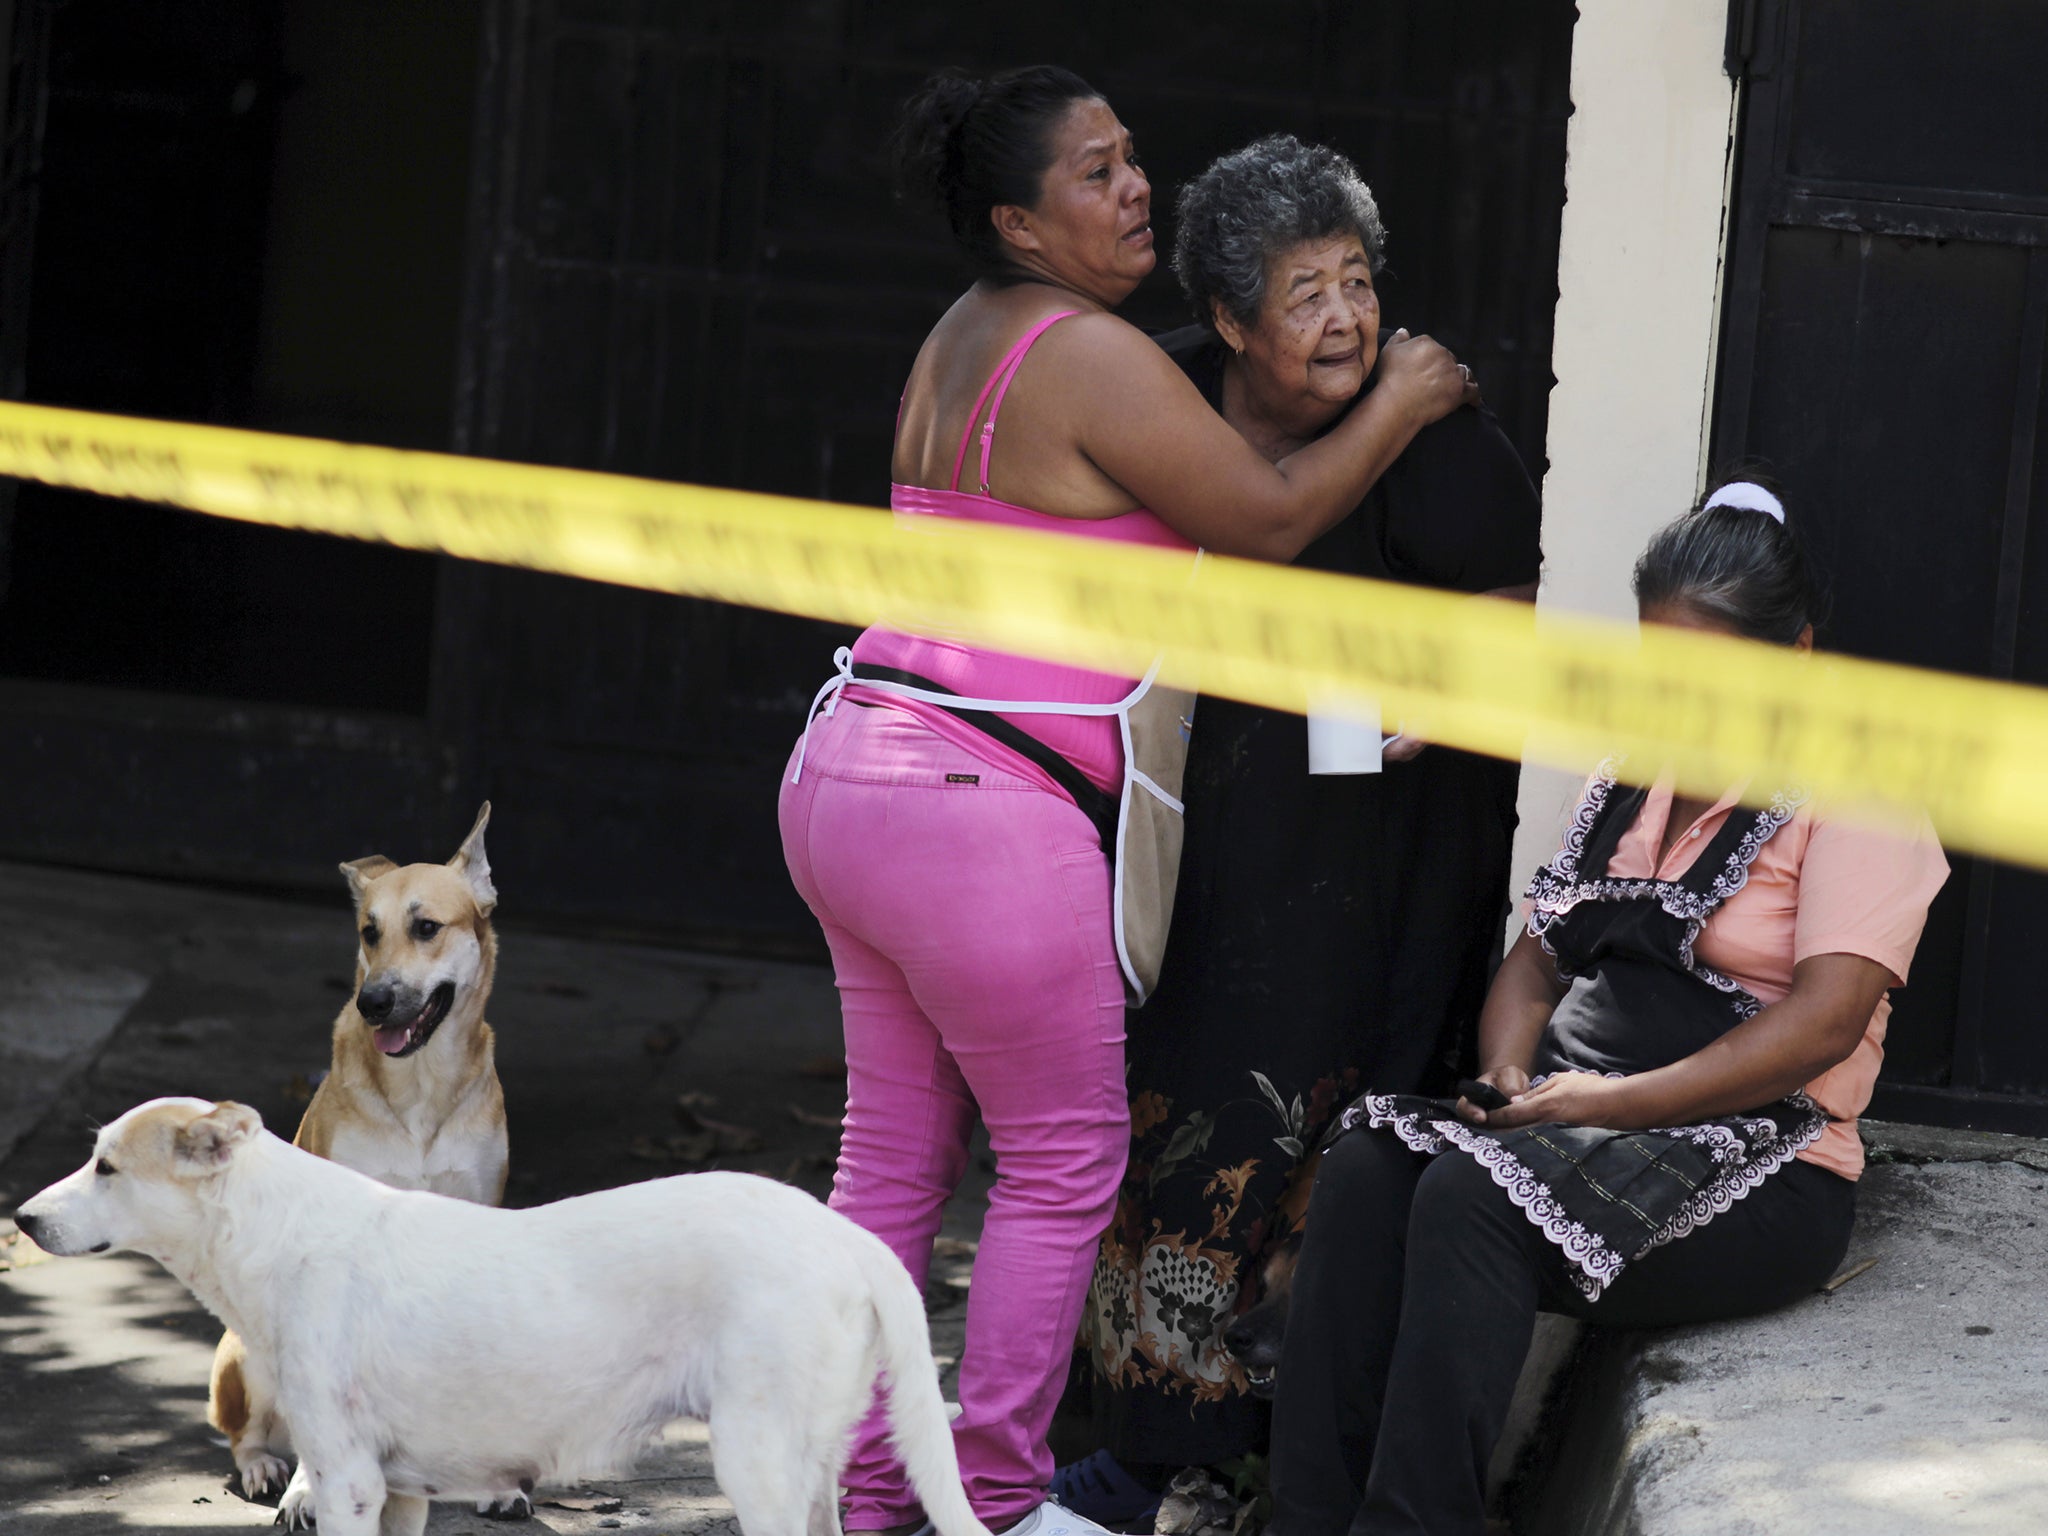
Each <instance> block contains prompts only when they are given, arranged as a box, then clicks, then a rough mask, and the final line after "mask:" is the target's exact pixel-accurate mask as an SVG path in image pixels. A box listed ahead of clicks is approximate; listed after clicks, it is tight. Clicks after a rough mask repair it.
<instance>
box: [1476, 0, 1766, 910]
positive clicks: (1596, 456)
mask: <svg viewBox="0 0 2048 1536" xmlns="http://www.w3.org/2000/svg"><path fill="white" fill-rule="evenodd" d="M1727 17H1728V7H1727V4H1726V0H1580V3H1579V20H1578V25H1577V27H1576V28H1575V29H1574V30H1573V33H1572V119H1571V125H1570V128H1569V130H1568V132H1567V135H1566V139H1565V204H1564V226H1563V238H1562V240H1561V242H1560V247H1559V252H1558V263H1557V285H1558V301H1557V332H1556V339H1555V341H1554V342H1553V344H1552V351H1551V357H1552V364H1551V368H1552V371H1553V372H1554V373H1555V374H1556V375H1557V387H1556V388H1555V389H1554V390H1552V391H1551V395H1550V434H1549V443H1548V448H1549V457H1550V470H1549V473H1548V474H1547V475H1546V476H1545V477H1544V481H1543V554H1544V569H1543V583H1542V588H1541V591H1540V594H1539V596H1538V600H1537V613H1538V616H1539V619H1540V616H1541V615H1542V614H1543V613H1546V612H1549V613H1556V612H1559V611H1561V610H1573V611H1578V612H1590V613H1599V614H1605V615H1608V616H1610V617H1624V618H1633V617H1634V616H1635V603H1634V600H1633V599H1632V598H1631V596H1630V595H1629V576H1630V573H1631V572H1632V571H1633V569H1634V567H1635V560H1636V556H1637V555H1638V554H1640V553H1641V552H1642V549H1643V546H1644V544H1646V543H1647V542H1648V541H1649V536H1650V535H1651V533H1653V532H1654V531H1655V530H1656V529H1657V528H1659V527H1661V526H1662V525H1663V524H1664V523H1666V522H1668V521H1670V520H1671V519H1672V518H1674V517H1677V516H1678V515H1679V514H1680V513H1682V512H1684V511H1685V510H1686V509H1687V508H1688V507H1689V506H1690V505H1691V504H1692V502H1693V500H1694V498H1695V497H1696V496H1697V495H1698V494H1699V491H1700V488H1701V482H1702V480H1703V477H1704V475H1705V473H1706V466H1705V464H1704V457H1705V447H1706V432H1707V426H1708V411H1709V400H1710V391H1711V387H1712V382H1713V376H1714V345H1715V337H1716V334H1717V332H1718V331H1719V328H1720V327H1719V316H1718V306H1719V297H1720V274H1721V258H1722V251H1723V243H1724V236H1725V233H1726V229H1727V206H1728V194H1729V173H1730V168H1731V156H1730V153H1729V151H1730V147H1731V144H1732V142H1733V140H1732V135H1733V131H1734V125H1735V86H1734V84H1733V82H1732V81H1730V80H1729V79H1728V77H1727V76H1726V75H1725V74H1724V73H1722V69H1721V51H1722V45H1723V41H1724V37H1725V32H1726V26H1727ZM1579 783H1580V780H1579V779H1578V778H1576V777H1575V776H1572V775H1567V774H1563V773H1559V772H1556V771H1555V770H1552V769H1544V768H1536V767H1528V768H1524V769H1523V772H1522V793H1521V816H1522V825H1521V830H1520V832H1519V833H1518V834H1517V836H1516V840H1515V855H1514V879H1515V885H1516V894H1517V895H1518V896H1519V894H1520V890H1521V887H1522V886H1523V885H1524V884H1526V883H1527V881H1528V877H1529V872H1530V871H1531V870H1532V869H1534V868H1535V867H1536V866H1537V865H1538V864H1540V863H1542V862H1543V861H1544V860H1545V859H1547V858H1548V857H1549V856H1550V854H1551V853H1552V851H1553V850H1554V849H1555V848H1556V846H1557V840H1558V837H1559V835H1560V833H1561V831H1562V829H1563V826H1564V821H1565V818H1566V816H1567V815H1568V814H1569V812H1570V809H1571V806H1572V804H1573V801H1574V798H1575V796H1576V794H1577V791H1578V788H1579Z"/></svg>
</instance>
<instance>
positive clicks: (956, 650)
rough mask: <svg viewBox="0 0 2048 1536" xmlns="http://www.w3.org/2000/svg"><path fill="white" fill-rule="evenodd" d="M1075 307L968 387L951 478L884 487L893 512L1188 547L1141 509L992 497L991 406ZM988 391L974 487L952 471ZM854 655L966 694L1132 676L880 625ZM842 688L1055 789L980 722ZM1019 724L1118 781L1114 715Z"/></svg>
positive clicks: (1105, 698) (1089, 688) (1097, 698)
mask: <svg viewBox="0 0 2048 1536" xmlns="http://www.w3.org/2000/svg"><path fill="white" fill-rule="evenodd" d="M1079 313H1080V311H1079V310H1073V309H1068V310H1062V311H1060V313H1058V314H1056V315H1048V316H1047V317H1046V318H1045V319H1043V320H1041V321H1039V322H1038V324H1036V325H1034V326H1032V327H1031V329H1030V330H1028V331H1026V332H1025V333H1024V335H1023V336H1022V337H1021V338H1019V340H1018V342H1017V344H1016V345H1015V346H1014V347H1012V348H1010V350H1009V351H1008V352H1007V353H1005V354H1004V356H1003V360H1002V362H1000V363H999V364H997V365H996V370H995V372H994V373H992V374H990V375H989V380H988V382H987V383H986V384H984V385H983V386H982V389H981V393H980V394H979V395H978V396H976V397H975V401H974V409H973V411H971V412H970V413H969V414H968V418H967V430H966V431H965V432H964V433H962V434H961V438H960V451H959V452H958V453H957V454H955V455H954V457H953V480H952V484H951V485H950V486H949V487H948V488H947V489H945V490H943V491H941V490H934V489H932V488H931V487H929V486H921V485H894V484H892V485H891V486H890V487H889V505H890V506H891V507H893V508H895V509H896V513H897V515H898V516H900V517H954V518H964V519H967V520H970V521H973V522H982V523H997V524H1000V525H1002V526H1004V527H1009V528H1037V529H1043V530H1048V531H1051V532H1055V533H1061V534H1065V535H1067V536H1068V537H1070V538H1082V539H1108V540H1111V541H1114V542H1118V543H1126V544H1152V545H1157V546H1160V547H1162V548H1166V549H1187V550H1192V549H1193V548H1194V547H1195V546H1194V545H1193V544H1191V543H1190V542H1188V540H1186V539H1184V538H1182V537H1181V536H1180V535H1179V534H1177V533H1175V532H1174V531H1173V530H1172V529H1171V528H1169V527H1167V526H1166V524H1164V523H1162V522H1161V521H1160V520H1159V519H1158V518H1157V517H1155V516H1153V515H1152V514H1151V513H1150V512H1147V511H1144V510H1143V509H1134V510H1132V511H1129V512H1124V513H1120V514H1119V515H1117V516H1115V517H1106V518H1100V519H1093V520H1091V519H1087V518H1077V517H1057V516H1054V515H1053V514H1051V513H1047V512H1035V511H1033V510H1032V509H1031V508H1029V507H1020V506H1017V505H1016V504H1015V503H1013V502H1007V501H999V500H997V499H996V498H995V497H993V496H991V495H989V494H988V458H989V449H990V447H991V446H992V445H993V443H994V441H995V431H996V415H997V413H998V412H999V411H1001V410H1002V408H1003V396H1004V395H1005V394H1007V393H1008V392H1009V388H1010V381H1011V380H1012V379H1013V378H1015V377H1016V375H1017V369H1018V368H1019V366H1021V365H1022V363H1023V361H1024V356H1025V354H1026V353H1027V352H1029V351H1030V350H1031V347H1032V344H1033V343H1035V342H1036V341H1037V340H1038V338H1039V337H1040V336H1042V335H1044V334H1045V332H1046V330H1047V328H1048V327H1050V326H1052V325H1053V324H1055V323H1056V322H1058V321H1061V320H1064V319H1066V318H1067V317H1068V316H1069V315H1075V314H1079ZM991 391H993V392H994V395H995V401H994V403H993V404H992V405H990V406H989V413H988V420H987V421H986V422H983V423H982V427H981V478H980V482H979V483H980V486H981V489H980V491H979V492H978V493H977V492H974V491H963V490H961V489H960V471H961V469H962V468H963V467H964V466H965V464H966V462H967V445H968V444H969V443H970V442H971V441H973V438H974V426H975V423H976V422H977V421H980V419H981V408H982V406H983V405H984V404H987V403H988V400H989V395H990V392H991ZM853 660H854V661H855V662H856V663H860V662H865V663H868V664H870V665H875V666H885V667H898V668H901V669H902V670H903V671H906V672H915V673H917V674H918V675H919V676H921V677H927V678H930V679H931V680H932V681H933V682H935V683H941V684H943V685H944V686H946V687H947V688H950V689H952V690H953V691H954V692H955V693H959V694H965V695H966V696H968V697H969V698H981V699H1017V700H1020V701H1023V700H1034V701H1040V702H1045V703H1061V704H1067V703H1072V704H1114V703H1115V702H1116V701H1117V700H1119V699H1121V698H1123V697H1124V695H1125V694H1127V693H1129V692H1130V691H1131V689H1132V688H1133V687H1135V686H1136V685H1137V679H1136V678H1128V677H1115V676H1112V675H1110V674H1108V673H1104V672H1090V671H1087V670H1084V669H1083V668H1080V667H1064V666H1059V665H1056V664H1054V663H1052V662H1045V661H1033V660H1030V659H1029V658H1027V657H1023V656H1014V655H1011V654H1009V653H1007V652H1004V651H991V650H984V649H982V648H981V647H979V646H972V645H964V644H961V643H959V642H956V641H950V640H941V639H935V638H932V637H929V636H924V635H911V634H905V633H903V632H902V631H900V630H894V629H885V628H883V627H882V626H881V625H879V624H878V625H876V626H874V627H873V628H871V629H869V630H867V631H866V632H865V633H863V634H862V635H861V637H860V639H858V640H856V641H855V642H854V645H853ZM846 698H847V699H848V700H850V701H856V702H859V703H862V704H878V705H882V706H884V707H886V708H889V709H897V710H902V711H903V712H905V713H906V714H910V715H914V716H915V717H916V718H917V719H919V720H920V721H922V722H923V723H924V724H925V726H926V727H927V728H929V729H930V730H932V731H934V732H936V733H937V734H938V735H940V736H943V737H944V738H945V739H946V740H947V741H949V742H951V743H953V744H954V745H955V746H957V747H959V748H961V749H962V750H963V751H966V752H970V753H972V754H973V755H974V756H976V757H978V758H980V759H981V760H982V761H983V762H986V763H988V764H990V765H991V766H992V767H996V768H999V769H1001V770H1003V771H1004V772H1007V773H1014V774H1016V775H1018V776H1020V777H1022V778H1026V779H1029V780H1031V781H1033V782H1034V783H1037V784H1039V785H1041V786H1043V787H1044V788H1046V789H1048V790H1051V791H1052V792H1053V793H1054V794H1059V793H1062V791H1061V790H1060V789H1059V788H1058V787H1057V786H1056V785H1054V783H1053V782H1052V780H1051V779H1050V778H1048V777H1047V776H1046V774H1045V773H1044V772H1043V770H1041V769H1040V768H1039V767H1038V766H1037V765H1036V764H1034V763H1032V762H1031V761H1029V760H1028V759H1026V758H1024V757H1021V756H1019V755H1018V754H1017V753H1015V752H1012V751H1011V750H1010V749H1009V748H1008V747H1005V746H1003V745H1002V744H1001V743H1000V742H997V741H995V740H993V739H992V738H991V737H989V736H988V735H987V734H985V733H984V732H982V731H978V730H976V729H975V728H974V727H973V726H972V725H969V724H968V723H967V722H966V721H964V720H961V719H959V718H958V717H956V716H954V715H952V714H949V713H948V712H947V711H945V710H943V709H938V708H935V707H933V706H932V705H929V704H923V703H920V702H918V701H917V700H915V699H905V698H902V697H900V696H897V695H893V694H889V693H885V692H882V691H880V690H878V689H873V688H863V687H862V686H861V685H860V684H858V683H850V684H848V685H847V688H846ZM1003 718H1005V719H1006V720H1009V721H1011V722H1013V723H1014V724H1015V725H1016V726H1017V727H1018V728H1019V729H1021V730H1025V731H1029V732H1030V733H1031V734H1032V735H1033V736H1036V737H1037V738H1038V739H1039V740H1040V741H1042V742H1044V743H1045V744H1046V745H1047V746H1049V747H1051V748H1052V749H1053V750H1054V751H1056V752H1058V753H1059V754H1060V755H1061V756H1063V757H1065V758H1066V759H1067V760H1068V761H1069V762H1071V763H1072V764H1073V765H1074V766H1075V767H1076V768H1079V769H1080V770H1081V772H1082V773H1084V774H1085V775H1087V777H1088V778H1089V779H1090V780H1091V781H1093V782H1094V783H1095V784H1097V785H1099V786H1100V787H1101V788H1103V789H1106V790H1109V791H1110V792H1111V793H1116V792H1117V791H1118V790H1119V789H1120V788H1121V787H1122V782H1123V772H1124V763H1123V739H1122V736H1121V735H1120V733H1119V732H1118V729H1117V722H1116V719H1115V717H1114V716H1088V715H1058V714H1052V715H1045V714H1021V715H1005V716H1004V717H1003Z"/></svg>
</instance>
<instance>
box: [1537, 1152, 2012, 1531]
mask: <svg viewBox="0 0 2048 1536" xmlns="http://www.w3.org/2000/svg"><path fill="white" fill-rule="evenodd" d="M1863 1129H1864V1135H1865V1139H1866V1141H1868V1142H1869V1143H1871V1146H1872V1160H1871V1166H1870V1169H1869V1171H1868V1172H1867V1173H1866V1174H1865V1176H1864V1179H1863V1185H1862V1188H1861V1190H1860V1191H1859V1193H1858V1203H1857V1222H1856V1231H1855V1235H1854V1237H1853V1239H1852V1240H1851V1242H1850V1245H1849V1253H1848V1257H1847V1258H1846V1259H1845V1260H1844V1262H1843V1266H1842V1270H1841V1271H1840V1272H1839V1274H1838V1275H1837V1279H1838V1281H1840V1282H1841V1283H1840V1284H1839V1285H1838V1286H1837V1288H1836V1289H1835V1290H1834V1291H1832V1292H1828V1293H1825V1294H1822V1295H1817V1296H1814V1297H1811V1298H1809V1299H1808V1300H1806V1301H1803V1302H1800V1303H1798V1304H1797V1305H1794V1306H1791V1307H1787V1308H1785V1309H1784V1310H1783V1311H1780V1312H1776V1313H1773V1314H1771V1315H1769V1316H1767V1317H1761V1318H1749V1319H1744V1320H1741V1321H1737V1322H1730V1323H1717V1324H1713V1325H1711V1326H1707V1327H1699V1328H1680V1329H1673V1330H1670V1331H1668V1332H1661V1333H1645V1334H1637V1335H1609V1336H1606V1337H1598V1336H1592V1335H1589V1336H1588V1337H1587V1338H1586V1339H1585V1341H1584V1343H1583V1345H1582V1349H1581V1353H1580V1357H1579V1359H1578V1360H1577V1361H1576V1362H1575V1365H1574V1369H1573V1370H1572V1372H1571V1373H1570V1374H1569V1376H1568V1378H1567V1379H1566V1381H1565V1383H1564V1385H1563V1392H1562V1397H1561V1399H1560V1400H1559V1401H1558V1402H1557V1403H1556V1404H1554V1406H1553V1412H1552V1425H1553V1428H1554V1430H1555V1431H1556V1432H1555V1433H1553V1434H1552V1435H1551V1436H1550V1437H1549V1438H1548V1439H1547V1441H1542V1442H1539V1443H1540V1449H1539V1450H1538V1451H1536V1452H1535V1453H1534V1455H1533V1456H1532V1457H1531V1459H1530V1464H1528V1465H1525V1466H1524V1468H1523V1469H1522V1476H1521V1478H1520V1481H1519V1484H1518V1486H1517V1489H1516V1493H1515V1497H1514V1499H1513V1501H1512V1506H1511V1507H1512V1510H1513V1514H1514V1517H1515V1518H1514V1526H1515V1529H1516V1531H1517V1532H1518V1533H1519V1536H1634V1533H1645V1536H1777V1533H1779V1532H1784V1533H1788V1536H1789V1533H1797V1536H1921V1533H1929V1536H1932V1533H1951V1532H1952V1533H1957V1536H1963V1533H1968V1536H2020V1533H2023V1532H2037V1531H2048V1347H2044V1344H2043V1337H2042V1335H2043V1325H2044V1323H2048V1291H2044V1289H2043V1286H2042V1276H2043V1275H2044V1274H2048V1144H2044V1143H2041V1142H2037V1141H2028V1140H2025V1139H2023V1138H2020V1137H2014V1136H1991V1135H1981V1134H1974V1133H1970V1132H1953V1131H1936V1130H1928V1129H1924V1128H1921V1127H1916V1126H1894V1125H1882V1124H1876V1123H1871V1122H1866V1124H1865V1125H1864V1128H1863ZM1863 1266H1867V1267H1863ZM1844 1276H1847V1277H1850V1278H1846V1279H1844V1278H1843V1277H1844Z"/></svg>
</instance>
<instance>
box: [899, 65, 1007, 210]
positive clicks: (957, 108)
mask: <svg viewBox="0 0 2048 1536" xmlns="http://www.w3.org/2000/svg"><path fill="white" fill-rule="evenodd" d="M986 88H987V87H986V82H985V81H983V80H982V79H981V78H980V77H979V76H976V75H970V74H968V73H967V71H965V70H963V69H955V68H948V69H942V70H940V71H939V72H938V73H937V74H935V75H933V76H932V77H931V78H930V79H928V80H926V81H925V83H924V84H923V85H921V86H919V87H918V89H917V92H916V94H914V95H913V96H911V98H910V99H909V100H908V101H906V102H904V103H903V111H902V113H901V115H900V116H899V117H898V118H897V121H896V133H895V137H894V140H893V144H892V148H893V150H894V156H893V158H894V161H895V170H896V190H897V193H898V195H899V196H903V197H920V198H930V199H932V200H933V201H935V202H938V203H940V204H944V203H945V202H946V200H947V193H948V191H949V190H950V189H951V188H952V187H953V186H954V185H955V184H956V183H957V182H958V181H959V179H960V129H961V125H962V124H964V123H965V122H966V121H967V115H968V114H969V113H970V112H972V111H973V110H974V108H975V105H976V104H977V103H978V102H979V101H980V100H981V98H982V94H983V92H984V91H985V89H986Z"/></svg>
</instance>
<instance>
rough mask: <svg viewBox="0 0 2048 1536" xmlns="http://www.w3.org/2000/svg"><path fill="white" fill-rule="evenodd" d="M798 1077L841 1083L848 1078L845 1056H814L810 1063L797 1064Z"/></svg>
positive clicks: (801, 1062)
mask: <svg viewBox="0 0 2048 1536" xmlns="http://www.w3.org/2000/svg"><path fill="white" fill-rule="evenodd" d="M796 1075H797V1076H798V1077H811V1078H817V1079H818V1080H819V1081H821V1082H824V1081H830V1082H839V1081H842V1080H843V1079H844V1078H845V1077H846V1058H845V1057H844V1056H813V1057H811V1058H810V1059H809V1060H808V1061H800V1062H798V1063H797V1067H796Z"/></svg>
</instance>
